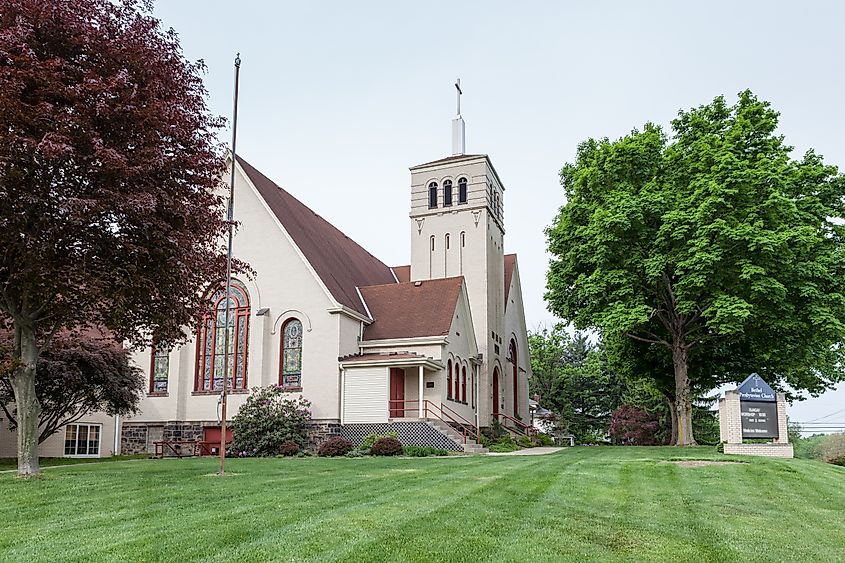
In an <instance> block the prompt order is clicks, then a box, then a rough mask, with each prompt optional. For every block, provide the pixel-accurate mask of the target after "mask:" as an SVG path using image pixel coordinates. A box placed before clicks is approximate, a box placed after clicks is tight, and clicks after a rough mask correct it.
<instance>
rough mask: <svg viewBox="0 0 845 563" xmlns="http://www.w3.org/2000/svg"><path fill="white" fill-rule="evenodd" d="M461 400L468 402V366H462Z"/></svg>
mask: <svg viewBox="0 0 845 563" xmlns="http://www.w3.org/2000/svg"><path fill="white" fill-rule="evenodd" d="M461 401H463V403H464V404H466V402H467V367H466V366H463V367H462V368H461Z"/></svg>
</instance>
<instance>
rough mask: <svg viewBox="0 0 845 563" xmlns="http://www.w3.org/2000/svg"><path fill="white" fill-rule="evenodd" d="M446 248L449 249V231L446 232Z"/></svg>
mask: <svg viewBox="0 0 845 563" xmlns="http://www.w3.org/2000/svg"><path fill="white" fill-rule="evenodd" d="M446 250H449V233H446Z"/></svg>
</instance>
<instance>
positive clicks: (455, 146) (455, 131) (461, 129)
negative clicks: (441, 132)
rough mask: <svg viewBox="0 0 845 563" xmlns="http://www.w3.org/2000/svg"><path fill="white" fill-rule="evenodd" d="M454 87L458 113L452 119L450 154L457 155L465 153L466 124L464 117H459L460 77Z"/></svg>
mask: <svg viewBox="0 0 845 563" xmlns="http://www.w3.org/2000/svg"><path fill="white" fill-rule="evenodd" d="M455 89H457V98H458V114H457V115H456V116H455V119H453V120H452V154H453V155H459V154H465V153H466V124H465V123H464V118H463V117H461V94H463V91H461V79H460V78H458V80H457V82H455Z"/></svg>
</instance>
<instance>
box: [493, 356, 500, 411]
mask: <svg viewBox="0 0 845 563" xmlns="http://www.w3.org/2000/svg"><path fill="white" fill-rule="evenodd" d="M493 417H494V418H495V419H496V420H498V418H499V368H493Z"/></svg>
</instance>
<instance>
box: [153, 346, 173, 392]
mask: <svg viewBox="0 0 845 563" xmlns="http://www.w3.org/2000/svg"><path fill="white" fill-rule="evenodd" d="M169 375H170V349H169V348H168V347H167V346H161V345H159V344H158V343H153V347H152V350H150V393H162V394H163V393H167V379H168V376H169Z"/></svg>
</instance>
